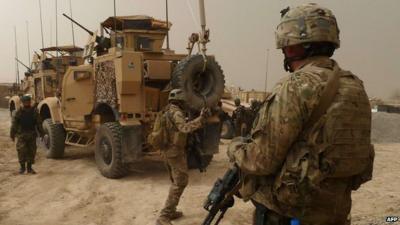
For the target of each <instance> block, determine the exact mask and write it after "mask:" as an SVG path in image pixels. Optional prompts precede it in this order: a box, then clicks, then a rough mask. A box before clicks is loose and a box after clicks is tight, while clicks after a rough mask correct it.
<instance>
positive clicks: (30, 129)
mask: <svg viewBox="0 0 400 225" xmlns="http://www.w3.org/2000/svg"><path fill="white" fill-rule="evenodd" d="M21 101H22V103H23V107H22V108H21V109H19V110H18V111H17V112H16V113H15V116H14V117H13V120H12V125H11V131H10V137H11V140H12V141H13V142H14V141H15V138H17V151H18V161H19V163H20V165H21V168H20V170H19V173H20V174H23V173H25V170H26V169H27V172H28V173H30V174H35V173H36V172H35V170H33V168H32V164H34V163H35V155H36V137H37V132H39V134H40V136H43V130H42V126H41V124H42V123H41V122H40V117H39V115H38V113H37V111H36V109H35V108H34V107H32V105H31V96H30V95H24V96H22V97H21Z"/></svg>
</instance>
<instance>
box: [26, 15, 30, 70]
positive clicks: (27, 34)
mask: <svg viewBox="0 0 400 225" xmlns="http://www.w3.org/2000/svg"><path fill="white" fill-rule="evenodd" d="M26 38H27V41H28V62H29V64H28V65H29V66H31V46H30V43H29V23H28V21H26Z"/></svg>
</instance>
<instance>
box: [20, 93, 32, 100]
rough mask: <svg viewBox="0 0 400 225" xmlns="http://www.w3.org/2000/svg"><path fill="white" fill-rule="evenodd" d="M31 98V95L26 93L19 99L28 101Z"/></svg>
mask: <svg viewBox="0 0 400 225" xmlns="http://www.w3.org/2000/svg"><path fill="white" fill-rule="evenodd" d="M31 100H32V97H31V96H30V95H28V94H25V95H23V96H22V97H21V101H22V102H29V101H31Z"/></svg>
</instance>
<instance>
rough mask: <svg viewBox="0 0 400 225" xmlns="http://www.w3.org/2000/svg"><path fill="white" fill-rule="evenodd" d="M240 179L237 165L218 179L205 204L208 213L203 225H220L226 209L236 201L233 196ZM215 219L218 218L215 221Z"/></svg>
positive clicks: (238, 186) (237, 188)
mask: <svg viewBox="0 0 400 225" xmlns="http://www.w3.org/2000/svg"><path fill="white" fill-rule="evenodd" d="M239 180H240V179H239V168H238V167H237V166H236V165H234V166H233V168H231V169H229V170H228V171H227V172H226V173H225V175H224V177H223V178H222V179H221V178H218V179H217V181H216V182H215V184H214V186H213V188H212V189H211V191H210V193H209V194H208V196H207V199H206V201H205V203H204V205H203V207H204V209H205V210H207V211H208V215H207V217H206V218H205V219H204V221H203V223H202V225H211V224H214V225H218V224H219V223H220V221H221V220H222V218H223V217H224V215H225V213H226V211H227V210H228V209H229V208H231V207H232V206H233V205H234V203H235V200H234V198H233V196H234V195H235V194H236V193H237V192H238V190H239V188H240V185H241V182H240V181H239ZM214 219H216V221H215V223H213V221H214Z"/></svg>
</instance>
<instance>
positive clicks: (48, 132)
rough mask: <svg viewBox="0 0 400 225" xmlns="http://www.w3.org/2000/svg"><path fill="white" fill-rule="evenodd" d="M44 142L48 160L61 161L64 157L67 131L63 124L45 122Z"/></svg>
mask: <svg viewBox="0 0 400 225" xmlns="http://www.w3.org/2000/svg"><path fill="white" fill-rule="evenodd" d="M42 126H43V131H44V137H43V142H44V146H45V149H46V156H47V158H51V159H59V158H62V157H63V156H64V149H65V130H64V127H63V125H62V124H58V123H57V124H55V123H53V120H52V119H45V120H44V121H43V124H42Z"/></svg>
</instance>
